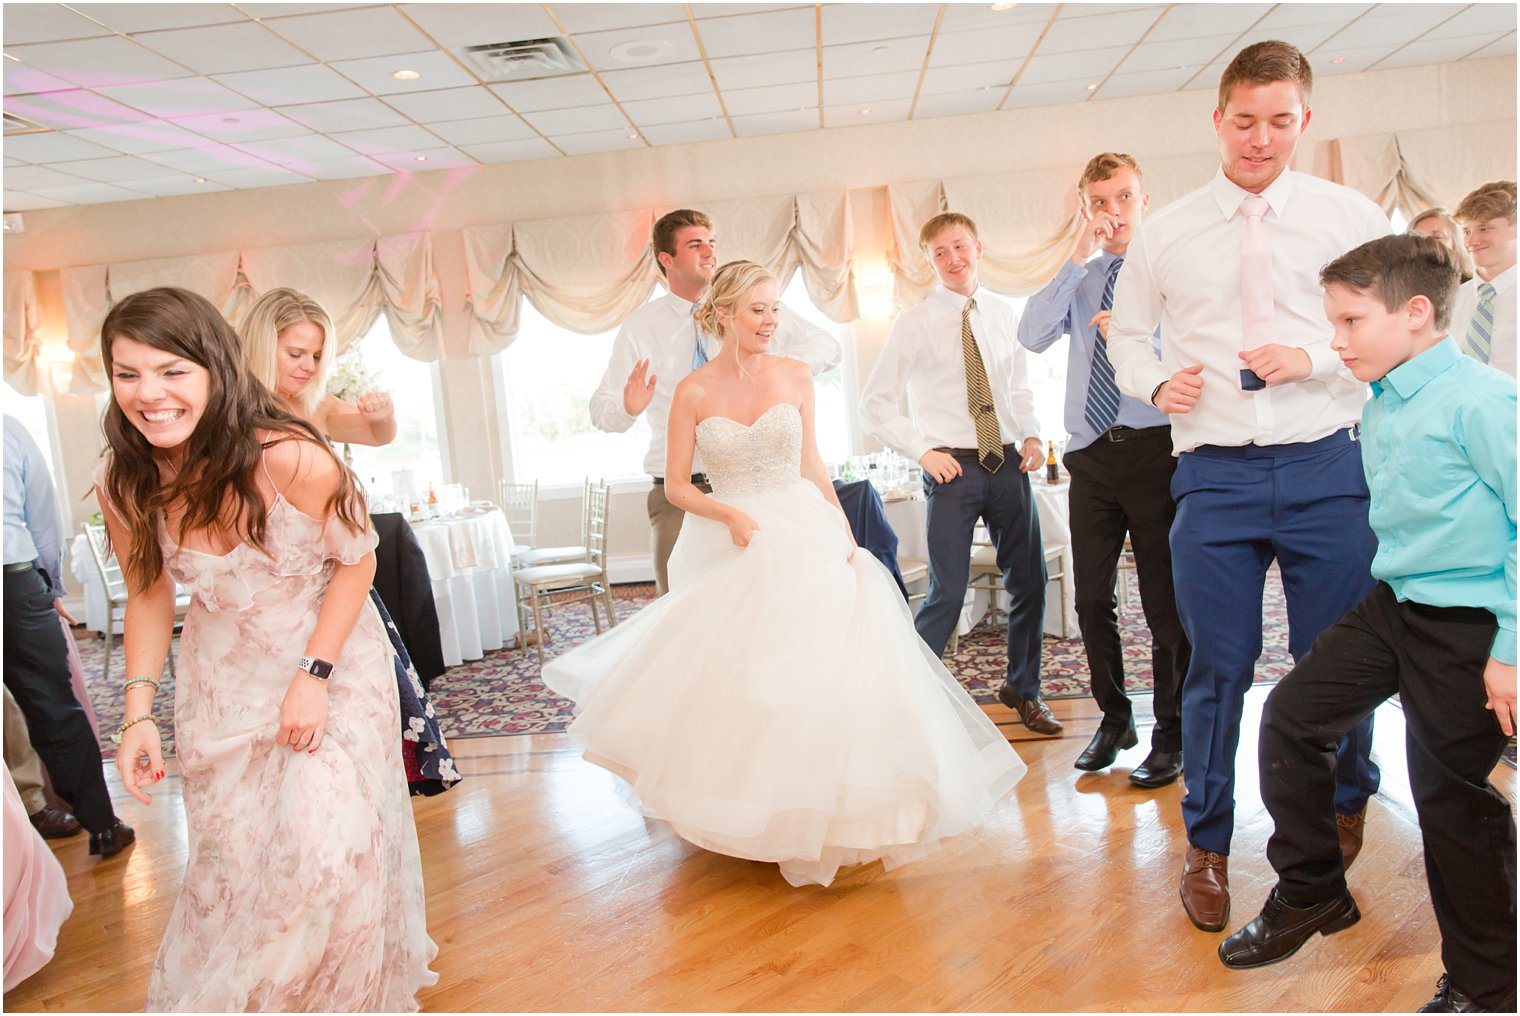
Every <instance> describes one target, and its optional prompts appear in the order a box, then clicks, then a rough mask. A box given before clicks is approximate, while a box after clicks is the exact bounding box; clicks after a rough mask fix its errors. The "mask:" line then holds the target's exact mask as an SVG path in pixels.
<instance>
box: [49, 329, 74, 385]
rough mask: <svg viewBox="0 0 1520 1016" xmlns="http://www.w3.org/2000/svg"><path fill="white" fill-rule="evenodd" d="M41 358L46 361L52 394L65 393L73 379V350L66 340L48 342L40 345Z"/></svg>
mask: <svg viewBox="0 0 1520 1016" xmlns="http://www.w3.org/2000/svg"><path fill="white" fill-rule="evenodd" d="M42 358H43V360H44V361H45V362H46V363H47V374H48V380H49V381H50V382H51V383H52V386H53V394H54V395H67V394H68V392H69V385H71V384H72V383H73V381H74V358H75V357H74V351H73V350H72V349H70V348H69V346H68V343H66V342H50V343H47V344H46V345H44V346H43V347H42Z"/></svg>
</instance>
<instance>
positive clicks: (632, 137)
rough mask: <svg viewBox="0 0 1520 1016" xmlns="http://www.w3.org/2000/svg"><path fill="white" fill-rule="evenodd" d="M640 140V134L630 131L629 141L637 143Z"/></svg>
mask: <svg viewBox="0 0 1520 1016" xmlns="http://www.w3.org/2000/svg"><path fill="white" fill-rule="evenodd" d="M638 139H639V132H638V131H629V132H628V140H629V141H637V140H638Z"/></svg>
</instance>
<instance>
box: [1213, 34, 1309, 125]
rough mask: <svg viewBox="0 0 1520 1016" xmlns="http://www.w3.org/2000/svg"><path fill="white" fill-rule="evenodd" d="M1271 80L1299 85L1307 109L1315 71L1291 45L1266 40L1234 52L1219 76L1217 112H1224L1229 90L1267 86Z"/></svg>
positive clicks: (1300, 94)
mask: <svg viewBox="0 0 1520 1016" xmlns="http://www.w3.org/2000/svg"><path fill="white" fill-rule="evenodd" d="M1274 81H1292V82H1293V83H1294V84H1296V85H1298V95H1299V98H1301V99H1302V100H1303V103H1304V108H1305V109H1308V108H1309V92H1310V91H1311V90H1312V89H1313V88H1314V71H1313V70H1312V69H1310V67H1309V58H1308V57H1306V56H1304V55H1303V53H1301V52H1299V49H1298V47H1297V46H1295V45H1293V44H1292V43H1290V42H1279V41H1278V40H1276V39H1268V40H1267V41H1265V42H1258V43H1256V44H1255V45H1253V46H1247V47H1246V48H1245V49H1243V50H1241V51H1240V52H1239V53H1236V54H1235V59H1233V60H1231V61H1230V65H1229V66H1228V67H1226V68H1225V69H1224V73H1223V74H1221V75H1220V76H1219V112H1221V113H1223V112H1224V107H1225V105H1226V104H1227V103H1228V102H1229V101H1230V90H1231V89H1232V88H1234V87H1235V86H1236V85H1241V84H1246V85H1270V84H1271V83H1272V82H1274Z"/></svg>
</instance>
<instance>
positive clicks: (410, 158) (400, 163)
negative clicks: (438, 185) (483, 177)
mask: <svg viewBox="0 0 1520 1016" xmlns="http://www.w3.org/2000/svg"><path fill="white" fill-rule="evenodd" d="M419 155H423V156H426V157H427V158H426V160H425V161H422V162H419V161H418V160H417V156H419ZM371 158H372V159H374V160H375V161H376V162H378V163H380V164H381V165H384V166H389V167H390V168H391V169H393V170H396V171H397V172H398V173H427V172H430V171H432V170H435V169H479V168H480V163H478V162H476V161H475V160H474V159H472V158H470V157H469V156H468V155H465V154H464V153H463V152H458V151H455V150H454V149H452V148H429V149H428V150H427V151H425V152H383V153H381V154H379V155H373V156H371Z"/></svg>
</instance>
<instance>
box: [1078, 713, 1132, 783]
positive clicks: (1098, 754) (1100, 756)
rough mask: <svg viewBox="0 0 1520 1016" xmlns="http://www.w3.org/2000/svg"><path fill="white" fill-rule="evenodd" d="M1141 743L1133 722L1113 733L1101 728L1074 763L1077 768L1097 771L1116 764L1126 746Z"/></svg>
mask: <svg viewBox="0 0 1520 1016" xmlns="http://www.w3.org/2000/svg"><path fill="white" fill-rule="evenodd" d="M1139 743H1140V738H1139V736H1138V735H1137V734H1136V733H1135V725H1134V724H1133V723H1131V724H1130V725H1129V727H1128V728H1126V729H1125V730H1121V731H1120V732H1118V733H1117V734H1116V733H1113V732H1111V731H1107V730H1099V731H1098V732H1097V733H1096V734H1094V735H1093V739H1092V743H1091V744H1089V745H1088V746H1087V747H1086V748H1084V749H1083V750H1082V754H1080V755H1078V756H1077V760H1076V761H1075V762H1073V763H1072V765H1073V766H1074V767H1076V768H1077V769H1081V770H1083V771H1084V772H1089V773H1093V772H1097V771H1098V770H1099V769H1107V768H1108V767H1109V766H1111V765H1113V764H1114V759H1116V758H1118V757H1119V752H1120V751H1122V750H1123V749H1125V748H1133V747H1134V746H1135V745H1137V744H1139Z"/></svg>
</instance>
